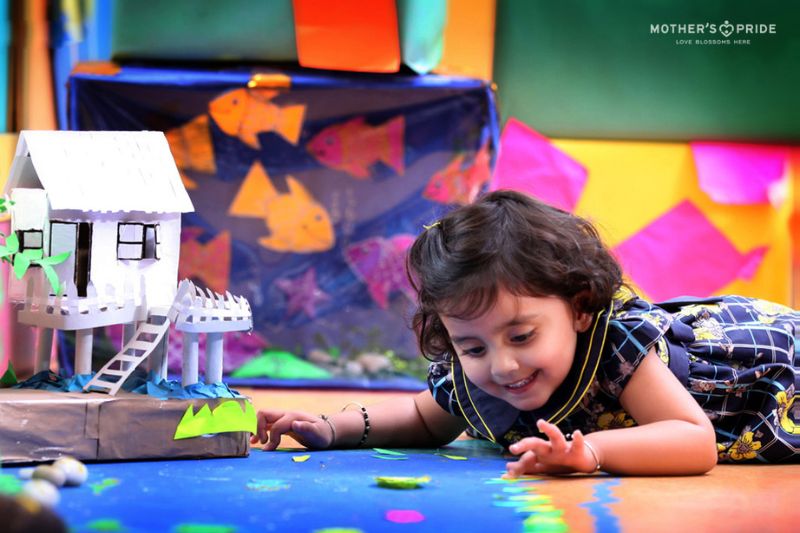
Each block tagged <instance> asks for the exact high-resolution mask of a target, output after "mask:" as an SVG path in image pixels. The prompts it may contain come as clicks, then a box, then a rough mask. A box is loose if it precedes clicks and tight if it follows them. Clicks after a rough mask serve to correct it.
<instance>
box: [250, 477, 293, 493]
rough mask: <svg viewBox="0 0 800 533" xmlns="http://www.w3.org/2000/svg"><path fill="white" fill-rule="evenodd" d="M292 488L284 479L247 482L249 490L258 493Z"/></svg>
mask: <svg viewBox="0 0 800 533" xmlns="http://www.w3.org/2000/svg"><path fill="white" fill-rule="evenodd" d="M290 486H291V485H289V484H288V483H287V482H285V481H283V480H282V479H251V480H250V481H248V482H247V488H248V489H250V490H255V491H258V492H273V491H276V490H283V489H288V488H289V487H290Z"/></svg>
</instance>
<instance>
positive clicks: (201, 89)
mask: <svg viewBox="0 0 800 533" xmlns="http://www.w3.org/2000/svg"><path fill="white" fill-rule="evenodd" d="M93 72H95V73H91V72H80V69H78V71H76V72H75V73H73V74H72V76H71V77H70V80H69V89H70V96H69V98H70V101H69V103H70V113H69V126H70V128H71V129H77V130H160V131H164V132H165V133H166V134H167V138H168V140H169V141H170V145H171V147H172V150H173V155H175V158H176V163H177V164H178V167H179V170H180V172H181V174H182V177H183V178H184V183H185V184H186V186H187V189H188V191H189V194H190V196H191V198H192V201H193V203H194V207H195V212H194V213H190V214H188V215H185V217H184V220H183V233H182V245H181V268H180V272H179V275H180V276H181V277H189V278H192V279H194V280H195V281H197V282H198V283H199V284H201V285H203V286H206V287H210V288H211V289H213V290H216V291H218V292H221V291H224V290H229V291H230V292H231V293H233V294H239V295H243V296H245V297H247V298H248V300H249V301H250V304H251V306H252V309H253V318H254V324H255V334H256V337H255V338H256V340H257V341H256V342H254V341H253V339H252V338H251V339H250V340H247V341H246V343H248V342H249V343H250V345H252V346H250V345H248V346H244V347H242V346H239V345H237V343H236V342H234V343H232V344H226V346H227V347H229V348H230V350H229V352H228V353H227V354H226V359H225V370H226V372H231V371H233V370H234V369H236V368H239V367H241V366H242V365H243V364H244V363H246V362H247V361H248V360H250V359H251V358H252V357H253V353H254V352H260V350H261V349H262V348H264V347H266V346H270V347H277V348H281V349H285V350H288V351H290V352H293V353H294V354H297V355H299V356H301V357H302V358H304V359H308V356H309V355H310V354H316V358H315V359H314V364H316V365H321V366H322V367H323V369H324V372H322V373H321V374H319V375H311V378H312V379H317V380H318V382H321V381H325V379H329V380H335V381H336V383H337V385H338V386H342V385H346V384H347V383H353V384H354V386H357V387H363V386H365V385H366V386H378V387H380V379H383V378H387V377H392V376H397V375H399V374H403V373H410V374H416V375H417V376H420V375H421V374H422V373H424V365H423V361H421V358H420V357H418V351H417V348H416V344H415V340H414V336H413V334H412V332H411V331H410V330H409V327H408V324H409V318H410V314H411V312H412V310H413V300H412V299H413V293H412V291H411V288H410V285H409V284H408V280H407V279H406V277H405V272H404V257H405V252H406V250H407V248H408V246H409V245H410V244H411V242H412V240H413V238H414V236H415V235H416V234H418V233H419V232H420V231H422V230H423V225H424V224H430V223H431V222H432V221H435V220H436V219H437V218H438V217H439V216H441V214H442V213H444V212H446V211H447V210H449V209H451V208H452V207H453V206H455V205H458V204H463V203H466V202H469V201H471V200H472V199H474V197H475V195H476V194H477V193H478V192H479V191H480V190H483V189H484V188H485V186H486V184H487V183H488V178H489V173H490V168H491V162H492V160H493V158H494V153H495V148H496V146H497V142H498V136H499V133H498V120H497V111H496V108H495V103H494V93H493V90H492V88H491V87H490V86H489V84H488V83H487V82H485V81H481V80H473V79H467V78H454V77H441V76H434V75H426V76H411V75H369V74H344V73H336V74H332V73H328V72H325V71H312V72H309V71H303V70H299V69H298V70H295V71H291V70H275V69H266V68H255V67H250V68H230V69H222V70H220V69H214V70H211V69H205V68H173V67H167V66H159V67H153V66H147V67H144V66H135V65H128V66H122V67H120V68H118V69H117V70H116V71H114V72H110V71H109V72H107V73H101V74H98V73H96V72H99V71H98V70H97V69H95V70H94V71H93ZM175 337H177V336H175ZM237 342H238V341H237ZM175 349H176V350H177V348H175ZM173 351H174V350H173ZM320 354H322V355H320ZM365 354H367V355H370V356H371V355H375V354H378V355H381V356H384V357H385V358H386V361H389V363H386V361H384V362H383V363H381V362H380V359H378V360H377V361H378V362H374V361H373V364H371V365H369V364H366V363H364V358H362V356H363V355H365ZM326 357H328V358H329V360H327V361H326V359H325V358H326ZM179 359H180V352H179V351H177V352H175V354H174V357H171V361H172V362H171V368H172V369H173V370H174V369H175V366H179ZM320 361H322V363H320ZM359 362H361V363H363V364H361V365H360V366H359V364H358V363H359ZM201 366H202V362H201ZM201 370H202V368H201ZM264 377H266V378H270V379H271V380H272V381H270V383H271V384H274V379H275V378H277V379H278V380H279V381H281V382H282V383H286V384H291V383H292V379H287V380H283V379H282V378H284V377H286V378H296V379H297V380H299V381H297V383H303V384H307V379H306V378H308V377H309V376H306V375H293V376H281V375H277V376H276V375H272V376H264ZM379 378H380V379H379ZM250 384H252V382H251V383H250ZM376 384H377V385H376Z"/></svg>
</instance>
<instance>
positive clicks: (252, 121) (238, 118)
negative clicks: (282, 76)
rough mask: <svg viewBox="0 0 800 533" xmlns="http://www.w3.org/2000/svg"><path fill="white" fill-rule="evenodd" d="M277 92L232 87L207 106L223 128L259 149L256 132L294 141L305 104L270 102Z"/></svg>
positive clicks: (301, 126) (294, 142) (299, 127)
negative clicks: (269, 132) (268, 133)
mask: <svg viewBox="0 0 800 533" xmlns="http://www.w3.org/2000/svg"><path fill="white" fill-rule="evenodd" d="M279 94H280V91H276V90H273V89H257V88H256V89H244V88H242V89H234V90H232V91H228V92H226V93H224V94H223V95H221V96H218V97H217V98H215V99H214V100H212V101H211V103H209V104H208V109H209V113H210V114H211V118H213V119H214V122H216V123H217V126H219V128H220V129H221V130H222V131H224V132H225V133H226V134H227V135H231V136H235V137H238V138H239V139H241V140H242V142H244V143H245V144H247V145H248V146H251V147H253V148H255V149H257V150H258V149H260V148H261V144H260V143H259V141H258V134H259V133H264V132H268V131H274V132H275V133H277V134H278V135H280V136H281V137H283V138H284V139H286V140H287V141H288V142H290V143H292V144H297V141H298V139H299V138H300V131H301V130H302V128H303V117H304V116H305V112H306V106H304V105H287V106H278V105H276V104H273V103H272V102H271V100H272V99H273V98H275V97H276V96H278V95H279Z"/></svg>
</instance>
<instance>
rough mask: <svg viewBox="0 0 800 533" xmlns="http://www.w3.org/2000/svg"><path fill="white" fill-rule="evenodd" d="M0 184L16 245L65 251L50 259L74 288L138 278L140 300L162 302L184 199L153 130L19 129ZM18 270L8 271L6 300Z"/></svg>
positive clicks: (17, 292)
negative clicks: (59, 260)
mask: <svg viewBox="0 0 800 533" xmlns="http://www.w3.org/2000/svg"><path fill="white" fill-rule="evenodd" d="M4 192H5V194H6V195H8V197H9V198H10V199H11V200H12V202H14V203H13V205H12V206H11V209H10V211H11V229H12V231H15V232H16V233H17V235H18V237H19V241H20V249H28V248H43V250H44V255H45V256H49V255H56V254H59V253H61V252H65V251H69V252H71V255H70V257H69V258H68V259H67V261H66V262H65V263H62V264H60V265H57V266H56V267H55V268H56V271H57V272H58V274H59V279H60V280H61V281H62V282H69V281H71V282H73V283H74V284H75V286H76V288H77V293H78V296H86V290H87V286H88V284H89V282H91V283H92V284H93V285H94V287H95V288H96V290H104V288H105V287H113V288H115V289H116V290H118V291H120V292H121V291H122V289H123V287H124V286H125V285H126V284H127V285H128V286H130V285H133V286H134V287H136V288H138V287H140V286H142V284H141V283H140V281H144V282H145V283H144V284H143V286H144V287H145V291H146V301H147V305H148V307H152V306H169V305H170V304H171V303H172V299H173V297H174V296H175V291H176V287H177V278H178V258H179V251H180V232H181V213H186V212H191V211H194V207H193V206H192V202H191V200H190V199H189V195H188V194H187V192H186V189H185V188H184V186H183V184H182V182H181V179H180V175H179V174H178V169H177V167H176V165H175V161H174V159H173V158H172V154H171V153H170V150H169V145H168V143H167V140H166V137H165V136H164V134H163V133H161V132H151V131H136V132H127V131H126V132H106V131H102V132H89V131H86V132H84V131H23V132H21V133H20V136H19V140H18V142H17V150H16V154H15V157H14V161H13V164H12V166H11V172H10V175H9V178H8V181H7V183H6V187H5V191H4ZM35 270H36V269H35V268H31V271H29V274H27V275H26V276H25V278H27V277H29V276H35V275H37V272H35ZM38 274H39V275H40V273H38ZM25 278H23V280H16V278H15V277H14V276H13V275H12V276H11V279H10V280H9V297H10V298H11V299H12V300H17V301H19V300H20V299H22V298H24V296H25V290H26V279H25ZM142 278H144V279H142Z"/></svg>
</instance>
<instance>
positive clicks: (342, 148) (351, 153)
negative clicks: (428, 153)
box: [306, 115, 405, 179]
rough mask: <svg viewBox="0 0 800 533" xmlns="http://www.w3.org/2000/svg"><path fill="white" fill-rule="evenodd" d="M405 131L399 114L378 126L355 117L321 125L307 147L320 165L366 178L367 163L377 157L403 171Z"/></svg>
mask: <svg viewBox="0 0 800 533" xmlns="http://www.w3.org/2000/svg"><path fill="white" fill-rule="evenodd" d="M404 132H405V118H404V117H403V116H402V115H401V116H398V117H395V118H393V119H391V120H389V121H388V122H386V123H384V124H381V125H380V126H370V125H369V124H367V123H366V122H365V120H364V117H356V118H353V119H351V120H348V121H347V122H343V123H340V124H334V125H333V126H328V127H327V128H325V129H323V130H322V131H321V132H319V133H317V134H316V135H315V136H314V137H313V138H312V139H311V140H310V141H309V142H308V144H307V145H306V149H307V150H308V151H309V152H310V153H311V155H313V156H314V157H315V158H316V159H317V160H318V161H319V162H320V163H322V164H323V165H325V166H327V167H330V168H334V169H336V170H342V171H344V172H347V173H348V174H350V175H351V176H353V177H354V178H357V179H366V178H368V177H369V176H370V172H369V167H370V166H371V165H372V164H374V163H376V162H378V161H382V162H384V163H386V164H387V165H389V166H390V167H392V168H393V169H394V170H395V171H396V172H397V173H398V174H400V175H402V174H403V172H404V171H405V161H404V157H405V156H404V140H403V138H404Z"/></svg>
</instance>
